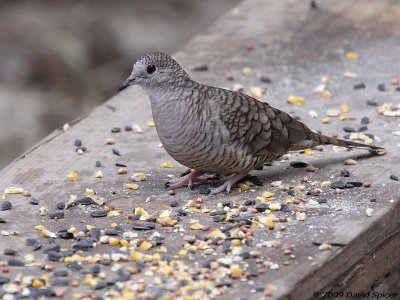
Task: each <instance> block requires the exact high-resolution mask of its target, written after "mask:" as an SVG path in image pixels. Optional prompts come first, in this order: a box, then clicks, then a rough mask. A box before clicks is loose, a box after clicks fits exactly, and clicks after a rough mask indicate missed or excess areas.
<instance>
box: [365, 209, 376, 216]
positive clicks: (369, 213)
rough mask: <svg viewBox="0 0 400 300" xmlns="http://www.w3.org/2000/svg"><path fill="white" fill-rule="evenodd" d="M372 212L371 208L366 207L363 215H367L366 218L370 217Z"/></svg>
mask: <svg viewBox="0 0 400 300" xmlns="http://www.w3.org/2000/svg"><path fill="white" fill-rule="evenodd" d="M373 211H374V209H373V208H370V207H368V208H367V209H366V210H365V214H366V215H367V217H372V212H373Z"/></svg>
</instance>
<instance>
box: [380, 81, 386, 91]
mask: <svg viewBox="0 0 400 300" xmlns="http://www.w3.org/2000/svg"><path fill="white" fill-rule="evenodd" d="M378 91H380V92H384V91H386V85H385V84H384V83H380V84H378Z"/></svg>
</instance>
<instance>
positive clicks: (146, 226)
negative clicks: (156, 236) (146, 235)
mask: <svg viewBox="0 0 400 300" xmlns="http://www.w3.org/2000/svg"><path fill="white" fill-rule="evenodd" d="M155 227H156V226H155V225H154V224H153V223H148V222H143V223H133V224H132V227H131V228H132V229H133V230H153V229H154V228H155Z"/></svg>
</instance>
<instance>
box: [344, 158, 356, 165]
mask: <svg viewBox="0 0 400 300" xmlns="http://www.w3.org/2000/svg"><path fill="white" fill-rule="evenodd" d="M344 164H345V165H348V166H352V165H356V164H357V161H356V160H354V159H346V160H345V161H344Z"/></svg>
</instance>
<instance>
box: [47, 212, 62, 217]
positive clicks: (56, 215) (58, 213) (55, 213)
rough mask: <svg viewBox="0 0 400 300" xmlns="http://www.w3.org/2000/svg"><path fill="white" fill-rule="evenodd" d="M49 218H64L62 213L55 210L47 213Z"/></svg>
mask: <svg viewBox="0 0 400 300" xmlns="http://www.w3.org/2000/svg"><path fill="white" fill-rule="evenodd" d="M49 217H50V219H64V213H63V212H60V211H57V212H53V213H49Z"/></svg>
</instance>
